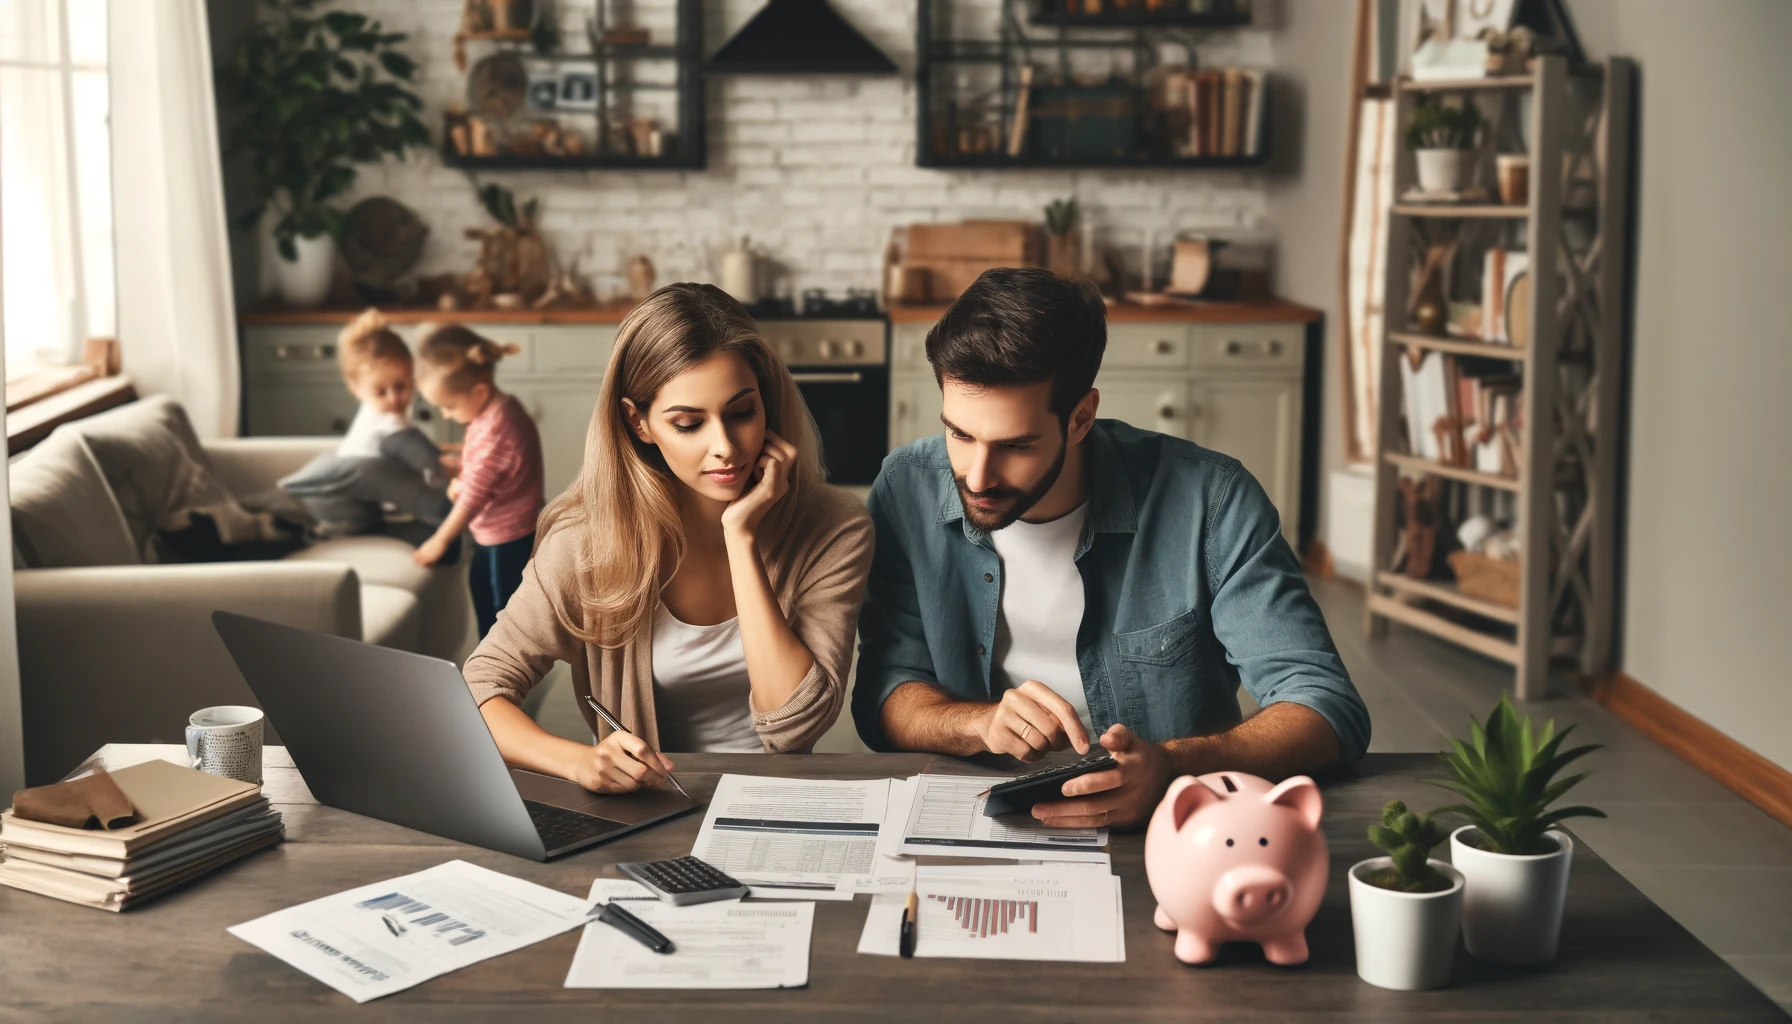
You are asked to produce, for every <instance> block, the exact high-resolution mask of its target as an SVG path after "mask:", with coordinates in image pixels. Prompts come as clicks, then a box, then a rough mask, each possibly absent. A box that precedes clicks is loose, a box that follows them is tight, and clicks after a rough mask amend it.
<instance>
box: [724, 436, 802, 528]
mask: <svg viewBox="0 0 1792 1024" xmlns="http://www.w3.org/2000/svg"><path fill="white" fill-rule="evenodd" d="M796 458H797V450H796V446H795V445H793V444H791V443H790V442H789V441H786V440H784V439H783V438H781V437H779V436H778V435H777V434H774V433H772V432H771V431H769V430H768V431H766V433H765V446H764V447H763V448H761V449H760V450H759V459H758V462H757V463H756V464H755V465H754V470H755V473H754V476H755V477H756V479H755V481H754V483H753V484H752V485H751V486H749V487H748V488H747V489H746V490H744V491H742V492H741V495H740V497H738V498H736V499H734V500H733V501H731V502H729V503H728V507H727V508H726V509H723V510H722V529H723V531H724V532H729V533H736V534H739V535H741V536H745V537H752V536H754V535H755V534H756V533H757V531H758V530H759V524H760V522H761V521H763V520H764V519H765V514H766V513H767V512H768V511H770V510H771V507H772V506H773V505H776V504H777V503H778V501H779V500H780V499H782V498H783V497H784V495H785V494H786V493H788V492H789V490H790V469H791V467H792V466H793V465H795V463H796Z"/></svg>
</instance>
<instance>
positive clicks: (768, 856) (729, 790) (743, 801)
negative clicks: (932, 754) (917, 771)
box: [691, 775, 890, 900]
mask: <svg viewBox="0 0 1792 1024" xmlns="http://www.w3.org/2000/svg"><path fill="white" fill-rule="evenodd" d="M889 790H890V780H889V779H866V780H862V781H837V780H830V779H776V778H764V777H761V776H756V775H724V776H722V779H721V781H720V782H719V783H717V785H716V791H715V795H714V796H713V797H711V798H710V802H709V810H708V812H707V813H706V814H705V815H704V818H703V828H702V830H701V831H699V832H698V833H697V842H696V845H695V846H694V847H693V848H692V849H691V853H692V854H693V855H695V856H697V857H700V858H702V859H703V860H705V861H708V862H709V863H710V864H712V865H714V866H715V867H716V868H717V869H719V870H721V871H724V872H727V873H728V874H730V875H733V876H734V877H735V878H737V879H739V880H740V881H742V882H744V883H745V884H746V885H747V886H748V887H750V888H751V890H752V894H753V895H754V896H759V897H773V898H785V899H810V900H814V899H841V900H850V899H852V895H853V890H854V880H855V879H856V878H858V877H860V876H865V875H869V874H871V873H872V872H873V871H874V870H875V866H876V857H877V836H878V830H879V829H880V828H881V827H882V824H883V820H884V809H885V805H886V803H887V801H888V799H889Z"/></svg>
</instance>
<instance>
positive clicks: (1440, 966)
mask: <svg viewBox="0 0 1792 1024" xmlns="http://www.w3.org/2000/svg"><path fill="white" fill-rule="evenodd" d="M1393 863H1394V860H1393V858H1392V857H1372V858H1370V859H1368V860H1365V861H1359V862H1358V863H1356V864H1355V865H1353V866H1352V867H1351V869H1350V926H1351V929H1352V931H1354V932H1355V933H1356V973H1357V976H1358V977H1360V978H1362V979H1363V980H1364V981H1366V982H1368V983H1369V984H1371V985H1378V986H1380V987H1382V988H1391V989H1399V990H1401V991H1406V992H1412V991H1417V990H1420V989H1428V988H1440V987H1442V986H1443V985H1444V984H1445V983H1446V982H1448V981H1449V980H1450V968H1451V966H1452V965H1453V964H1454V963H1455V960H1456V936H1457V934H1458V932H1459V931H1460V930H1461V922H1462V889H1463V885H1462V874H1461V873H1460V872H1458V871H1457V870H1456V869H1455V868H1453V867H1451V866H1450V865H1448V864H1446V863H1444V862H1443V861H1441V860H1432V861H1428V862H1427V863H1429V864H1430V865H1431V866H1432V867H1434V868H1436V869H1437V870H1438V872H1439V873H1440V874H1442V875H1443V876H1444V877H1445V878H1448V879H1449V880H1450V882H1451V885H1450V887H1449V888H1448V889H1445V890H1444V891H1442V892H1396V891H1395V890H1393V889H1383V888H1381V887H1380V886H1378V885H1370V884H1369V883H1368V882H1365V881H1363V876H1364V875H1367V874H1369V873H1370V872H1373V871H1378V870H1380V869H1382V868H1386V867H1392V866H1393Z"/></svg>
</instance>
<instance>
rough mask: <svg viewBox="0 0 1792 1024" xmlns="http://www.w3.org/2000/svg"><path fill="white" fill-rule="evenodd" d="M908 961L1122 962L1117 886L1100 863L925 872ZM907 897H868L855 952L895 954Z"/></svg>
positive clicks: (918, 886) (925, 869)
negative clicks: (912, 953) (911, 957)
mask: <svg viewBox="0 0 1792 1024" xmlns="http://www.w3.org/2000/svg"><path fill="white" fill-rule="evenodd" d="M915 885H916V892H917V893H918V894H919V895H920V898H921V900H920V908H919V911H920V912H919V914H918V916H917V919H916V924H915V930H916V936H915V955H916V956H918V957H923V956H927V957H962V958H967V959H976V960H1074V961H1080V962H1084V963H1123V962H1125V960H1126V934H1125V928H1124V925H1123V921H1124V917H1123V915H1122V913H1121V907H1120V879H1119V878H1118V877H1116V876H1114V875H1111V874H1109V873H1108V871H1107V868H1106V867H1105V866H1103V865H1100V864H1038V865H1031V866H1027V865H1013V866H1009V865H988V866H984V865H974V866H963V865H957V866H929V867H923V868H921V870H920V874H919V877H918V878H917V879H916V883H915ZM907 899H908V896H907V894H906V893H903V894H897V893H882V894H879V895H877V896H875V897H874V898H873V899H872V902H871V909H870V911H869V912H868V913H867V914H866V915H865V930H864V931H863V932H862V933H861V934H860V935H859V952H860V953H872V954H877V955H882V956H896V955H897V937H898V935H899V933H900V931H901V925H902V914H903V911H904V909H905V904H906V903H907Z"/></svg>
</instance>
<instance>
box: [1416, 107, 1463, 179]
mask: <svg viewBox="0 0 1792 1024" xmlns="http://www.w3.org/2000/svg"><path fill="white" fill-rule="evenodd" d="M1480 132H1481V110H1480V108H1479V107H1476V106H1475V105H1474V104H1473V103H1464V104H1462V105H1461V106H1445V105H1442V104H1433V105H1431V106H1426V107H1420V108H1419V109H1418V110H1416V111H1414V112H1413V115H1412V121H1411V122H1410V123H1409V124H1408V125H1407V126H1406V145H1407V147H1408V148H1410V149H1411V150H1412V151H1413V157H1414V158H1415V159H1416V160H1417V161H1418V171H1419V191H1421V192H1431V193H1448V192H1455V191H1457V190H1459V189H1461V188H1462V185H1463V177H1464V174H1465V172H1466V171H1467V170H1468V160H1467V157H1466V154H1467V153H1468V151H1469V150H1472V149H1474V148H1475V141H1476V138H1477V137H1478V136H1479V135H1480Z"/></svg>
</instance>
